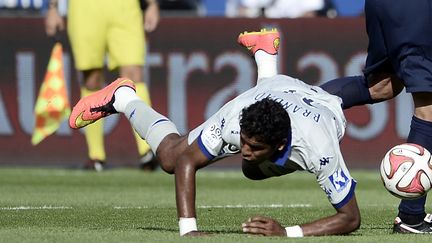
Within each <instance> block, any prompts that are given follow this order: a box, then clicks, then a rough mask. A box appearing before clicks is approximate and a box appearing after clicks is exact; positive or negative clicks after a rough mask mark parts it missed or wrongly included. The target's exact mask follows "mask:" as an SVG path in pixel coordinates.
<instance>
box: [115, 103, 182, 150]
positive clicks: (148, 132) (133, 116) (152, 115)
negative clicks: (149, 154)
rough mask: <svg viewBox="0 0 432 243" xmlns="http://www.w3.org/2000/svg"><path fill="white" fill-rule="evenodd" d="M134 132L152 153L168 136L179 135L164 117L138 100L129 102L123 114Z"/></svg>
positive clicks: (170, 122) (172, 124)
mask: <svg viewBox="0 0 432 243" xmlns="http://www.w3.org/2000/svg"><path fill="white" fill-rule="evenodd" d="M123 113H124V115H125V116H126V118H127V119H128V120H129V122H130V123H131V124H132V127H133V128H134V129H135V131H136V132H137V133H138V134H139V135H140V136H141V138H143V139H145V140H146V141H147V143H148V144H149V145H150V148H151V149H152V151H153V153H155V154H156V152H157V148H158V147H159V144H160V143H161V142H162V140H163V139H164V138H165V137H166V136H167V135H169V134H171V133H175V134H179V132H178V131H177V128H176V126H175V125H174V123H172V121H170V120H169V119H168V118H166V117H165V116H163V115H161V114H159V113H158V112H157V111H155V110H153V108H151V107H150V106H148V105H147V104H146V103H145V102H144V101H142V100H140V99H138V100H134V101H131V102H129V104H128V105H127V106H126V109H125V111H124V112H123Z"/></svg>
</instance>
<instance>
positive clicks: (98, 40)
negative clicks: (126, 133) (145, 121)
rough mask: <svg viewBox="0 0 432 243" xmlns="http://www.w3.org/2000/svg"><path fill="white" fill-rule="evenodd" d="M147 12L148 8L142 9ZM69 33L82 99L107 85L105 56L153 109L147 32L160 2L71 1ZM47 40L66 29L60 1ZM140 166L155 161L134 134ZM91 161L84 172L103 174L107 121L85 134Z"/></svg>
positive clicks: (52, 4) (53, 1)
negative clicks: (146, 67) (146, 77)
mask: <svg viewBox="0 0 432 243" xmlns="http://www.w3.org/2000/svg"><path fill="white" fill-rule="evenodd" d="M143 9H144V10H143ZM67 12H68V21H67V32H68V36H69V40H70V43H71V47H72V52H73V56H74V60H75V67H76V68H77V69H78V70H79V71H81V72H82V74H83V79H84V80H83V83H82V85H81V97H85V96H88V95H90V94H92V93H94V92H95V91H97V90H100V89H101V88H103V86H104V67H105V57H106V56H107V57H108V65H107V66H108V69H109V70H111V71H114V70H115V71H118V72H119V75H120V76H121V77H127V78H129V79H131V80H134V81H135V82H136V83H135V85H136V88H137V93H138V94H139V96H140V98H141V99H142V100H144V101H145V102H146V103H147V104H149V105H150V103H151V102H150V95H149V92H148V90H147V87H146V85H145V83H144V82H143V65H144V61H145V52H146V50H145V31H146V32H151V31H153V30H155V29H156V27H157V25H158V23H159V18H160V15H159V6H158V3H157V2H156V0H145V1H141V2H140V1H138V0H91V1H88V0H73V1H69V4H68V11H67ZM45 28H46V33H47V35H48V36H54V35H55V34H56V33H57V31H62V30H64V29H65V23H64V20H63V18H62V17H61V15H60V14H59V11H58V0H50V1H49V7H48V10H47V13H46V17H45ZM135 137H136V142H137V147H138V153H139V155H140V167H141V168H142V169H145V170H154V169H155V168H156V167H157V162H156V161H155V157H154V155H153V153H152V151H151V150H150V147H149V146H148V144H147V143H146V142H145V141H144V140H142V139H141V138H140V137H139V135H138V134H136V133H135ZM85 138H86V142H87V146H88V157H89V160H88V162H86V163H85V165H84V168H85V169H94V170H96V171H101V170H103V168H104V166H105V161H106V154H105V148H104V137H103V122H102V121H99V122H98V123H97V124H95V125H94V126H91V127H88V128H87V129H86V130H85Z"/></svg>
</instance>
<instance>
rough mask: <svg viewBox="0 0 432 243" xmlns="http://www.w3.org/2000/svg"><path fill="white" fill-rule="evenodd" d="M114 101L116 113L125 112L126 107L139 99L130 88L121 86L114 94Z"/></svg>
mask: <svg viewBox="0 0 432 243" xmlns="http://www.w3.org/2000/svg"><path fill="white" fill-rule="evenodd" d="M114 97H115V101H114V104H113V106H114V109H116V111H117V112H125V110H126V106H127V105H128V104H129V103H130V102H131V101H134V100H139V99H140V98H139V97H138V95H137V94H136V93H135V90H133V89H132V88H130V87H127V86H123V87H120V88H118V89H117V90H116V91H115V93H114Z"/></svg>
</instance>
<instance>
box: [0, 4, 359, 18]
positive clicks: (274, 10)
mask: <svg viewBox="0 0 432 243" xmlns="http://www.w3.org/2000/svg"><path fill="white" fill-rule="evenodd" d="M67 1H68V0H60V1H59V9H60V11H61V12H62V13H63V14H65V13H66V9H67ZM158 2H159V6H160V9H161V15H162V16H165V17H169V16H176V17H177V16H191V17H193V16H200V17H250V18H254V17H260V16H263V17H268V18H298V17H329V18H335V17H356V16H361V15H362V14H363V6H364V0H158ZM47 9H48V0H0V16H10V15H12V16H16V15H19V16H34V15H36V16H37V15H40V14H43V13H44V11H46V10H47Z"/></svg>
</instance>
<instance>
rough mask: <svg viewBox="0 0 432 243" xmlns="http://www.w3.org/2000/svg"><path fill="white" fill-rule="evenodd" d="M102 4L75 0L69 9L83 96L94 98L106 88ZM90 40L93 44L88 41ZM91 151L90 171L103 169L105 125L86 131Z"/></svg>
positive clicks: (74, 50) (74, 52)
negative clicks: (81, 77)
mask: <svg viewBox="0 0 432 243" xmlns="http://www.w3.org/2000/svg"><path fill="white" fill-rule="evenodd" d="M101 3H102V2H99V1H90V2H88V1H86V0H74V1H70V2H69V6H68V22H67V24H68V27H67V30H68V36H69V40H70V43H71V47H72V51H73V55H74V61H75V67H76V68H77V69H78V70H80V71H81V72H83V79H84V80H83V82H82V83H81V97H86V96H88V95H91V94H92V93H94V92H95V91H97V90H99V89H100V88H102V86H103V83H104V82H103V80H104V79H103V72H102V68H103V67H104V56H105V49H106V41H105V31H106V28H105V26H106V25H105V24H104V23H105V18H104V14H103V13H104V9H105V8H104V5H105V4H101ZM89 40H91V41H89ZM84 134H85V138H86V142H87V145H88V151H89V159H90V160H89V162H88V163H87V164H86V165H85V166H86V167H88V168H91V167H94V169H97V170H99V169H101V168H102V167H101V166H100V165H101V164H100V162H103V161H104V160H105V151H104V142H103V123H102V122H100V123H97V124H95V126H92V127H89V128H88V129H86V131H85V133H84Z"/></svg>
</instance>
